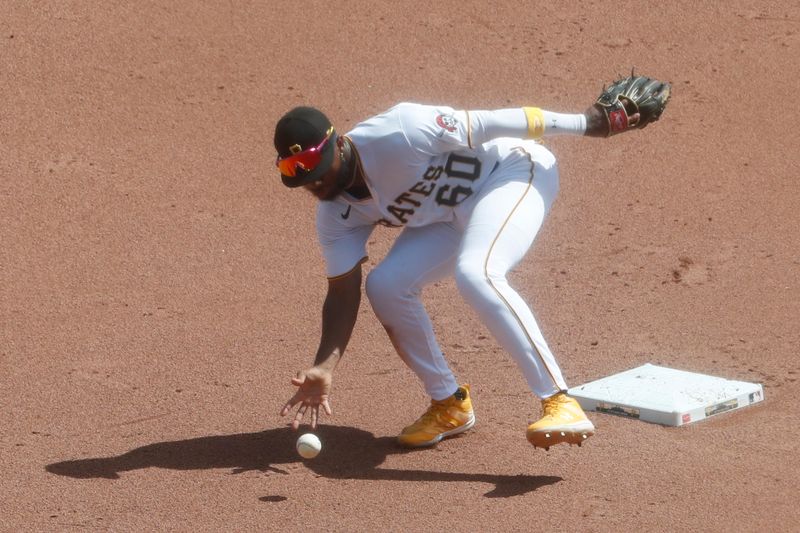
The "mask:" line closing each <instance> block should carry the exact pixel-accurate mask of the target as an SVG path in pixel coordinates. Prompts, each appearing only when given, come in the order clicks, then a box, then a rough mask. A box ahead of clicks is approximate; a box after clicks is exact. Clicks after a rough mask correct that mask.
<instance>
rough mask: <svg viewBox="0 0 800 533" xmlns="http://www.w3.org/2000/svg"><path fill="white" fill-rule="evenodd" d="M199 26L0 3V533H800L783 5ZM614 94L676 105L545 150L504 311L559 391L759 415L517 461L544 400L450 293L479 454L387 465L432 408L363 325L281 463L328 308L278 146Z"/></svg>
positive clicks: (262, 19)
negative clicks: (640, 90) (552, 157)
mask: <svg viewBox="0 0 800 533" xmlns="http://www.w3.org/2000/svg"><path fill="white" fill-rule="evenodd" d="M200 4H201V3H198V2H187V1H183V0H180V1H169V2H167V1H163V2H149V1H148V2H78V1H59V2H40V3H38V2H37V3H32V2H22V1H9V2H5V3H4V7H3V9H2V11H3V14H2V16H0V102H1V103H0V202H2V209H0V232H1V233H0V235H2V246H0V407H1V409H0V428H2V430H1V431H0V465H2V477H0V488H2V493H3V494H4V497H3V498H2V501H0V529H2V530H4V531H21V530H27V531H52V530H79V529H80V530H82V529H98V530H115V531H126V530H127V531H153V530H171V531H248V530H263V531H278V530H280V531H305V530H309V531H322V530H336V531H378V530H392V531H432V530H474V531H490V530H491V531H620V530H626V531H756V530H766V531H788V530H796V529H798V528H800V510H798V508H797V506H796V505H795V502H794V501H795V499H796V497H797V494H798V493H800V482H799V481H798V473H799V472H800V459H798V457H800V454H798V441H797V439H796V438H795V436H794V433H795V430H796V428H797V425H798V419H799V418H800V416H799V415H798V413H797V408H796V405H795V404H796V398H797V397H798V394H800V390H799V387H798V381H797V380H798V377H800V363H798V358H797V347H798V345H800V334H799V333H798V327H797V324H798V317H800V283H799V280H800V231H799V228H800V185H799V183H800V182H799V181H798V176H800V165H799V164H798V163H799V162H800V156H798V149H797V146H798V144H800V139H798V128H797V124H796V122H797V113H796V112H795V111H794V110H791V107H790V106H791V105H793V103H794V102H795V98H794V96H795V94H796V93H797V89H798V81H797V80H798V74H800V59H799V58H800V6H798V5H797V4H796V3H791V2H786V3H784V2H770V1H766V0H762V1H759V2H755V3H754V2H745V1H742V0H732V1H730V2H724V3H717V2H709V3H705V4H703V3H701V4H699V6H698V4H697V3H696V2H688V1H685V0H680V1H677V2H667V3H664V2H658V3H656V2H652V3H643V4H637V7H636V9H626V8H622V7H621V6H620V5H619V3H615V2H610V1H607V0H591V1H588V2H582V3H580V5H581V7H577V3H575V6H574V7H572V8H570V9H566V8H561V7H558V5H554V4H550V3H548V4H545V3H543V2H536V3H524V2H510V1H507V0H500V1H497V2H493V3H488V4H487V3H479V2H469V1H468V2H456V1H450V0H445V1H443V2H435V3H430V2H408V3H402V4H395V3H374V2H356V1H354V2H340V3H336V4H334V3H325V2H317V1H313V2H303V3H301V4H297V5H289V4H272V5H270V3H269V2H264V3H259V2H248V1H241V2H237V1H232V0H231V1H225V2H223V1H218V2H208V3H202V6H201V5H200ZM534 4H542V5H534ZM556 4H557V3H556ZM648 4H649V5H648ZM32 6H33V7H32ZM631 66H635V67H636V68H637V70H638V71H639V72H641V73H644V74H648V75H651V76H655V77H659V78H663V79H667V80H670V81H672V83H673V84H674V93H673V98H672V101H671V102H670V106H669V108H668V109H667V111H666V112H665V114H664V117H663V118H662V120H661V121H660V122H659V123H658V124H656V125H654V126H652V127H649V128H648V129H646V130H644V131H642V132H633V133H631V134H626V135H622V136H619V137H614V138H612V139H605V140H603V139H588V138H587V139H580V138H559V139H556V140H555V141H553V142H548V143H547V144H548V145H549V146H550V147H551V149H552V150H553V151H554V153H555V154H556V156H557V157H558V159H559V163H560V168H561V187H562V188H561V194H560V196H559V199H558V200H557V203H556V205H555V207H554V209H553V211H552V214H551V216H550V218H549V219H548V221H547V223H546V225H545V227H544V229H543V231H542V233H541V234H540V236H539V238H538V240H537V243H536V244H535V245H534V248H533V250H532V252H531V253H530V255H529V257H527V258H526V260H525V261H524V262H523V263H522V264H521V265H520V266H519V267H518V268H517V269H516V270H515V271H514V273H513V279H514V282H515V284H516V286H517V287H518V288H519V289H520V292H521V293H523V295H524V296H525V297H526V299H527V300H528V301H529V302H530V303H531V306H532V308H533V310H534V312H535V313H536V315H537V318H538V319H539V322H540V325H541V326H542V329H543V330H544V333H545V335H546V337H547V338H548V340H549V342H550V344H551V346H552V348H553V350H554V351H555V353H556V355H557V357H558V359H559V362H560V364H561V366H562V369H563V370H564V374H565V377H566V378H567V380H568V382H569V383H570V384H571V385H578V384H580V383H584V382H586V381H590V380H593V379H597V378H600V377H603V376H606V375H608V374H610V373H614V372H619V371H622V370H626V369H629V368H632V367H635V366H638V365H641V364H644V363H648V362H650V363H657V364H662V365H666V366H671V367H674V368H679V369H682V370H690V371H697V372H704V373H709V374H713V375H718V376H722V377H727V378H730V379H738V380H744V381H756V382H760V383H763V384H764V386H765V393H766V401H765V402H763V403H761V404H759V405H757V406H754V407H750V408H747V409H743V410H741V411H736V412H734V413H729V414H724V415H720V416H718V417H714V418H712V419H709V420H705V421H702V422H699V423H697V424H695V425H690V426H687V427H683V428H665V427H661V426H656V425H651V424H646V423H642V422H637V421H634V420H628V419H624V418H620V417H614V416H611V415H602V414H591V418H592V420H593V421H594V422H595V425H596V426H597V427H598V433H597V435H596V436H594V437H593V438H592V439H591V440H590V441H589V442H588V443H587V444H586V445H585V446H583V447H582V448H580V449H578V448H576V447H574V448H569V447H566V446H562V447H555V448H552V449H551V450H550V451H549V452H544V451H543V450H534V449H532V447H531V446H530V445H529V444H528V443H527V442H526V440H525V438H524V430H525V426H526V424H527V423H528V422H529V421H531V420H533V419H535V418H537V417H538V415H539V407H538V405H537V403H538V402H534V400H533V398H532V397H531V395H530V393H529V392H528V391H527V387H526V385H525V383H524V381H523V379H522V377H521V375H520V373H519V372H518V371H517V369H516V367H515V366H514V365H513V362H512V360H511V359H510V357H508V356H506V355H505V354H504V353H503V352H502V351H501V350H500V349H499V348H498V347H497V345H496V344H495V343H494V341H493V340H492V339H491V338H490V337H489V336H488V333H487V332H486V331H485V330H484V328H483V327H482V326H481V325H480V323H479V322H478V321H477V318H476V317H475V316H474V315H473V314H471V313H470V312H469V311H468V310H467V309H466V308H465V306H464V305H463V304H462V303H461V302H460V298H459V297H458V293H457V291H456V289H455V287H454V285H453V284H451V283H442V284H439V285H437V286H436V287H434V288H432V289H431V290H429V291H427V292H426V294H425V301H426V304H427V306H428V308H429V310H430V313H431V315H432V318H433V320H434V324H435V327H436V329H437V332H438V334H439V336H440V340H441V343H442V346H443V347H444V348H445V351H446V352H447V355H448V358H449V360H450V361H451V362H452V365H453V368H454V369H455V370H456V371H457V373H458V375H459V377H460V378H461V379H462V380H463V381H464V382H467V383H470V384H471V385H472V391H473V395H474V402H475V408H476V416H477V419H478V424H477V425H476V427H475V429H474V430H473V431H471V432H468V433H466V434H464V435H463V436H461V437H459V438H454V439H451V440H448V441H445V442H443V443H442V444H440V445H439V446H438V447H436V448H434V449H429V450H422V451H415V452H406V451H403V450H401V449H398V448H397V447H396V446H395V445H394V443H393V437H394V436H395V435H396V433H397V431H398V430H399V429H400V428H401V427H402V426H403V425H405V424H406V423H408V422H409V421H411V420H413V419H414V418H415V417H416V416H418V415H419V413H420V411H421V409H423V408H424V405H425V402H426V399H425V395H424V393H423V391H422V388H421V386H420V385H419V384H418V383H417V381H416V379H415V378H414V377H413V376H412V374H411V372H410V371H409V370H408V369H406V368H405V367H404V366H403V364H402V362H401V361H400V360H399V358H398V357H397V356H396V355H395V354H394V352H393V350H392V347H391V345H390V343H389V342H388V339H387V338H386V335H385V333H384V332H383V330H382V328H381V327H380V325H379V324H378V322H377V320H376V319H375V318H374V316H373V315H372V313H371V310H370V309H369V306H368V304H367V303H366V301H365V302H364V304H365V305H362V309H361V311H360V316H359V323H358V325H357V331H356V334H355V335H354V338H353V340H352V341H351V343H350V347H349V349H348V353H347V354H346V355H345V358H344V360H343V362H342V364H341V365H340V367H339V370H338V372H337V374H336V381H335V383H334V393H333V398H332V403H333V408H334V416H332V417H326V418H325V419H324V420H323V422H324V426H323V427H322V429H321V430H320V432H319V434H320V436H321V438H322V440H323V442H324V445H325V448H324V450H323V453H322V454H321V455H320V456H319V457H318V458H317V459H314V460H312V461H302V460H300V459H299V457H298V456H297V455H296V454H295V452H294V450H293V441H294V435H293V434H292V432H291V430H290V429H289V428H287V427H286V424H285V422H286V421H285V420H283V419H281V418H280V417H279V416H278V411H279V410H280V407H281V406H282V404H283V402H285V401H286V399H288V397H289V396H290V394H291V393H292V387H291V386H290V384H289V379H290V377H291V376H292V375H293V374H294V372H295V371H296V370H297V369H298V368H300V367H303V366H304V365H305V364H307V363H308V362H310V360H311V358H312V356H313V352H314V351H315V349H316V345H317V341H318V334H319V315H320V312H319V311H318V309H319V306H320V304H321V300H322V296H323V294H324V290H325V283H326V282H325V277H324V271H323V265H322V261H321V259H320V256H319V251H318V249H317V245H316V240H315V239H316V238H315V235H314V227H313V225H314V223H313V216H312V209H313V205H314V201H313V199H312V198H311V197H310V195H308V194H305V193H303V192H298V191H288V190H286V189H285V188H284V187H283V186H282V185H281V184H280V182H279V180H278V179H277V174H276V172H275V171H274V167H273V163H274V158H275V153H274V150H273V148H272V143H271V141H272V133H273V126H274V123H275V121H276V120H277V118H278V117H279V116H280V115H281V114H282V113H283V112H285V111H286V110H287V109H289V108H290V107H292V106H294V105H297V104H309V105H315V106H318V107H320V108H321V109H323V110H324V111H325V112H326V113H327V114H328V115H329V116H331V118H332V119H333V120H334V121H335V122H336V124H337V125H338V127H339V129H340V130H345V129H347V128H349V127H350V126H352V125H354V124H355V123H356V122H357V121H359V120H361V119H363V118H366V117H368V116H369V115H371V114H373V113H375V112H378V111H381V110H383V109H385V108H387V107H388V106H390V105H392V104H394V103H396V102H399V101H405V100H410V101H419V102H426V103H444V104H448V105H452V106H454V107H463V108H470V109H480V108H482V109H491V108H501V107H512V106H521V105H537V106H540V107H543V108H545V109H550V110H553V111H580V110H582V109H584V108H585V107H586V106H587V105H588V104H589V103H591V102H592V100H593V98H594V97H595V96H596V95H597V94H598V93H599V90H600V88H601V86H602V85H603V83H604V82H608V81H610V80H611V79H612V78H614V77H616V76H617V74H622V73H625V72H626V71H627V70H629V69H630V67H631ZM783 107H790V110H789V111H784V110H783V109H782V108H783ZM395 235H396V233H395V232H394V231H393V230H390V229H386V228H381V229H379V230H378V231H376V233H375V234H374V235H373V238H372V241H371V244H370V261H369V263H367V265H366V269H367V270H369V269H370V268H371V267H372V266H374V265H375V264H376V262H377V261H379V260H380V258H381V257H382V255H383V254H384V253H385V252H386V250H387V249H388V247H389V245H390V243H391V240H392V238H393V237H394V236H395Z"/></svg>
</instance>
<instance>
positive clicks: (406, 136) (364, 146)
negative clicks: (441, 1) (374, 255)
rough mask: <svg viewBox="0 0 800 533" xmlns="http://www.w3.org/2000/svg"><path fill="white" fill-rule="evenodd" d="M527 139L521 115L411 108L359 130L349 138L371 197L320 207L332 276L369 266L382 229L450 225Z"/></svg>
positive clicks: (340, 199) (319, 221)
mask: <svg viewBox="0 0 800 533" xmlns="http://www.w3.org/2000/svg"><path fill="white" fill-rule="evenodd" d="M527 132H528V124H527V120H526V118H525V114H524V112H523V111H522V109H505V110H498V111H456V110H454V109H453V108H451V107H447V106H429V105H421V104H412V103H401V104H398V105H396V106H394V107H392V108H391V109H389V110H388V111H386V112H385V113H382V114H380V115H377V116H375V117H373V118H370V119H368V120H366V121H364V122H362V123H360V124H358V125H356V126H355V127H354V128H353V129H352V130H351V131H350V132H348V133H347V134H346V137H348V138H349V139H350V140H351V141H352V144H353V145H354V146H355V148H356V151H357V154H358V164H360V165H361V170H362V172H363V176H364V179H365V182H366V185H367V187H368V188H369V191H370V193H371V197H370V198H366V199H364V200H358V199H356V198H353V197H352V196H350V195H348V194H347V193H343V194H340V195H339V196H338V197H337V198H336V199H334V200H332V201H323V202H320V203H319V207H318V210H317V232H318V235H319V240H320V244H321V246H322V250H323V255H324V257H325V260H326V265H327V275H328V276H329V277H335V276H339V275H342V274H345V273H347V272H349V271H350V270H352V269H353V267H354V266H355V265H356V264H357V263H359V262H360V261H362V260H364V259H365V257H366V242H367V239H368V238H369V235H370V233H371V232H372V229H373V228H374V226H375V224H384V225H389V226H408V227H419V226H425V225H429V224H432V223H436V222H448V221H451V220H452V219H453V218H454V208H455V207H456V206H458V205H459V204H461V203H462V202H464V201H465V200H466V199H467V198H469V197H471V196H472V195H473V194H475V193H476V192H477V191H479V190H480V189H481V187H482V186H483V185H484V184H485V183H486V182H487V181H488V180H489V179H490V178H489V177H490V175H491V173H492V171H493V170H495V168H496V167H497V165H498V164H499V161H500V160H501V159H502V158H503V156H504V155H506V154H508V153H509V152H510V151H511V150H512V149H513V147H514V146H515V145H517V144H519V142H520V141H519V139H520V138H522V137H524V136H525V135H526V134H527ZM503 136H507V137H503Z"/></svg>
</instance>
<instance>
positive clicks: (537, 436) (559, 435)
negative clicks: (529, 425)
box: [526, 420, 594, 450]
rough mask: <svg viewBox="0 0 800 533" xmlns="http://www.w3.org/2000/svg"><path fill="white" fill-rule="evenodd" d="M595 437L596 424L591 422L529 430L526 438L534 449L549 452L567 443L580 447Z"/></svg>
mask: <svg viewBox="0 0 800 533" xmlns="http://www.w3.org/2000/svg"><path fill="white" fill-rule="evenodd" d="M592 435H594V424H592V423H591V422H589V421H588V420H587V421H586V422H576V423H574V424H567V425H561V426H556V427H552V428H547V429H538V430H533V431H532V430H530V429H529V430H528V431H527V433H526V437H527V438H528V442H530V443H531V444H533V446H534V448H544V449H545V450H549V449H550V446H555V445H556V444H561V443H567V444H569V445H572V444H577V445H578V446H580V445H581V444H583V443H584V442H585V441H586V439H588V438H589V437H591V436H592Z"/></svg>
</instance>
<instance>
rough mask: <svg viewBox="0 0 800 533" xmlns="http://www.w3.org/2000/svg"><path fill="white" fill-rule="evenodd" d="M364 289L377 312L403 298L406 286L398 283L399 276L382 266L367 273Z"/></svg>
mask: <svg viewBox="0 0 800 533" xmlns="http://www.w3.org/2000/svg"><path fill="white" fill-rule="evenodd" d="M364 290H365V291H366V293H367V298H369V301H370V303H371V304H372V308H373V309H375V311H376V312H377V313H380V309H381V308H382V307H383V306H386V305H387V304H389V303H390V302H393V301H397V300H398V299H400V298H402V297H403V294H404V293H405V292H406V291H405V288H404V287H403V286H402V285H401V284H399V283H397V276H394V275H392V273H391V272H389V271H388V270H385V269H381V268H380V267H379V268H376V269H375V270H373V271H372V272H370V273H369V275H367V280H366V282H365V284H364Z"/></svg>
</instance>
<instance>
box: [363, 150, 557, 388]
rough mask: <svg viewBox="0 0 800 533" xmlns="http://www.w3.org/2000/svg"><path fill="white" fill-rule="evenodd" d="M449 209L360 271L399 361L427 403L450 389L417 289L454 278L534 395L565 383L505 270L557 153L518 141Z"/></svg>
mask: <svg viewBox="0 0 800 533" xmlns="http://www.w3.org/2000/svg"><path fill="white" fill-rule="evenodd" d="M521 145H522V146H523V147H524V150H522V149H520V150H517V151H515V152H514V153H512V154H511V155H510V156H507V157H506V158H505V159H504V160H503V161H502V162H501V164H500V165H499V166H498V168H497V169H496V170H495V171H494V172H493V173H492V175H491V176H490V177H489V179H490V181H489V182H488V183H487V184H485V185H484V186H483V188H482V189H481V190H480V191H478V192H476V193H475V194H473V195H472V196H471V197H470V198H468V199H467V200H466V201H465V202H464V203H462V204H460V205H459V206H457V207H456V220H455V221H453V222H450V223H436V224H432V225H429V226H424V227H418V228H410V227H409V228H405V229H404V230H403V232H402V233H401V234H400V236H399V237H398V238H397V241H396V242H395V243H394V245H393V247H392V249H391V250H390V251H389V253H388V254H387V256H386V258H385V259H384V260H383V261H382V262H381V263H380V264H379V265H378V266H377V267H376V268H375V269H373V270H372V271H371V272H370V274H369V275H368V276H367V281H366V292H367V296H368V298H369V300H370V303H371V304H372V307H373V309H374V311H375V313H376V315H377V317H378V319H379V320H380V321H381V323H382V324H383V325H384V327H385V328H386V331H387V332H388V334H389V337H390V339H391V341H392V344H393V345H394V347H395V349H396V350H397V352H398V353H399V354H400V357H401V358H402V359H403V361H404V362H405V363H406V364H407V365H408V366H409V367H410V368H411V369H412V370H413V371H414V372H415V373H416V374H417V376H418V377H419V378H420V379H421V380H422V382H423V384H424V387H425V390H426V392H427V393H428V394H429V395H430V396H431V398H433V399H434V400H442V399H444V398H446V397H448V396H450V395H452V394H453V393H454V392H455V391H456V389H457V387H458V381H457V380H456V378H455V376H454V375H453V372H452V371H451V369H450V367H449V366H448V364H447V362H446V361H445V358H444V356H443V354H442V351H441V349H440V347H439V344H438V343H437V341H436V338H435V336H434V332H433V327H432V324H431V321H430V318H429V317H428V314H427V313H426V311H425V309H424V307H423V305H422V302H421V301H420V294H421V291H422V288H423V287H424V286H425V285H427V284H429V283H431V282H434V281H436V280H439V279H442V278H444V277H447V276H455V280H456V283H457V286H458V289H459V292H460V293H461V295H462V296H463V297H464V299H465V300H466V301H467V303H469V305H470V306H471V307H472V308H473V309H474V310H475V312H476V313H477V314H478V316H479V317H480V319H481V321H482V322H483V323H484V324H485V325H486V327H487V328H488V329H489V331H490V332H491V333H492V335H493V336H494V337H495V339H496V340H497V341H498V343H499V344H500V345H501V346H502V347H503V348H504V349H505V350H506V351H507V352H508V353H509V354H511V356H512V357H513V358H514V361H515V362H516V363H517V365H518V366H519V368H520V370H521V371H522V373H523V375H524V376H525V379H526V381H527V383H528V385H529V387H530V389H531V391H533V393H534V394H536V395H537V396H539V397H540V398H546V397H549V396H552V395H553V394H555V393H557V392H558V391H561V390H566V388H567V386H566V383H565V381H564V378H563V377H562V375H561V370H560V369H559V367H558V364H557V363H556V360H555V357H554V356H553V354H552V352H551V351H550V348H549V347H548V346H547V343H546V342H545V339H544V337H543V336H542V332H541V331H540V329H539V326H538V325H537V323H536V319H535V318H534V316H533V313H532V312H531V310H530V308H529V307H528V305H527V304H526V303H525V301H524V300H523V299H522V298H521V297H520V295H519V294H518V293H517V292H516V291H515V290H514V289H513V288H512V287H511V286H510V285H509V284H508V280H507V279H506V274H507V273H508V272H509V271H510V270H511V269H512V268H513V267H514V266H515V265H516V264H517V263H519V261H520V260H521V259H522V258H523V257H524V256H525V254H526V253H527V252H528V250H529V249H530V247H531V245H532V244H533V240H534V238H535V237H536V234H537V233H538V231H539V229H540V228H541V226H542V223H543V222H544V220H545V217H546V216H547V213H548V211H549V209H550V206H551V205H552V203H553V201H554V200H555V197H556V195H557V193H558V167H557V165H556V160H555V157H554V156H553V155H552V153H550V152H549V151H548V150H547V149H546V148H544V147H543V146H541V145H539V144H536V143H533V142H523V143H522V144H521Z"/></svg>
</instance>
